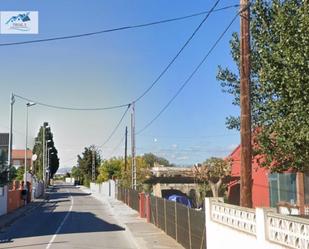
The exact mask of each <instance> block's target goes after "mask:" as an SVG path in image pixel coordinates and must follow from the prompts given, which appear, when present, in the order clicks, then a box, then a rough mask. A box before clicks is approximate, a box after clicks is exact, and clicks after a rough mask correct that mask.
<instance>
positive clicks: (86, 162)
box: [77, 145, 101, 186]
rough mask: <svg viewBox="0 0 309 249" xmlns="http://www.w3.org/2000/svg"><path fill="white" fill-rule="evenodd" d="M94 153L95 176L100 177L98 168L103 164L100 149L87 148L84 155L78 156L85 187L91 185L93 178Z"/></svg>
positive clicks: (92, 146)
mask: <svg viewBox="0 0 309 249" xmlns="http://www.w3.org/2000/svg"><path fill="white" fill-rule="evenodd" d="M93 153H94V160H95V174H96V176H97V175H98V167H99V165H100V163H101V156H100V152H99V150H98V148H96V147H95V146H94V145H91V146H89V147H85V149H84V152H83V153H82V155H81V156H80V155H78V156H77V164H78V168H79V170H80V174H81V181H82V184H84V185H85V186H89V185H90V181H91V178H92V154H93Z"/></svg>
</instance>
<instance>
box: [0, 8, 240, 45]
mask: <svg viewBox="0 0 309 249" xmlns="http://www.w3.org/2000/svg"><path fill="white" fill-rule="evenodd" d="M235 7H239V5H238V4H234V5H229V6H225V7H222V8H219V9H216V10H213V12H218V11H222V10H226V9H230V8H235ZM209 12H210V11H202V12H198V13H194V14H190V15H186V16H181V17H176V18H170V19H164V20H159V21H154V22H149V23H143V24H137V25H129V26H123V27H118V28H111V29H105V30H99V31H95V32H89V33H82V34H77V35H69V36H59V37H51V38H45V39H37V40H29V41H21V42H11V43H0V47H6V46H16V45H25V44H31V43H41V42H51V41H58V40H67V39H75V38H81V37H86V36H93V35H100V34H103V33H110V32H116V31H121V30H128V29H136V28H143V27H148V26H153V25H158V24H163V23H168V22H174V21H180V20H184V19H188V18H192V17H196V16H201V15H204V14H207V13H209Z"/></svg>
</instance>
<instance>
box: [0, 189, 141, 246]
mask: <svg viewBox="0 0 309 249" xmlns="http://www.w3.org/2000/svg"><path fill="white" fill-rule="evenodd" d="M0 241H1V242H0V248H6V249H9V248H23V249H39V248H40V249H42V248H43V249H50V248H52V249H60V248H63V249H64V248H66V249H70V248H78V249H79V248H109V249H132V248H135V247H134V244H133V243H132V241H131V240H130V237H129V236H128V234H127V232H126V231H125V230H124V228H123V227H121V226H120V225H119V224H117V222H116V220H115V219H114V218H113V215H112V213H111V210H110V208H109V207H108V205H107V204H102V203H101V202H99V201H98V200H96V199H95V198H93V197H92V196H91V195H90V194H87V193H84V192H82V191H81V190H79V189H78V188H76V187H74V186H67V185H57V186H55V187H53V189H52V190H51V192H50V194H49V201H48V202H46V203H44V204H43V205H42V206H40V207H38V208H36V209H35V210H34V211H32V212H31V213H30V214H27V215H26V216H24V217H23V218H20V219H19V220H17V221H15V222H14V223H13V224H12V225H11V226H10V227H8V228H6V229H5V230H4V231H3V232H2V233H0Z"/></svg>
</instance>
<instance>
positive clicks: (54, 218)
mask: <svg viewBox="0 0 309 249" xmlns="http://www.w3.org/2000/svg"><path fill="white" fill-rule="evenodd" d="M67 215H68V216H67ZM66 216H67V219H66V221H65V223H64V225H63V227H62V228H61V229H60V231H59V233H58V234H74V233H97V232H115V231H124V230H125V229H124V228H123V227H121V226H118V225H116V224H112V223H109V222H107V221H105V220H103V219H101V218H99V217H97V216H95V215H94V214H93V213H90V212H75V211H72V212H70V213H69V214H68V212H58V211H56V212H52V213H50V212H40V213H39V214H37V215H36V217H35V218H36V219H37V220H39V221H40V222H37V221H36V220H33V218H34V217H33V216H32V217H31V216H26V217H24V218H23V219H21V220H20V221H19V222H16V223H15V224H14V226H12V227H11V228H10V229H8V230H7V231H5V232H4V233H2V234H0V243H1V244H2V243H10V242H12V241H13V240H14V239H17V238H26V237H38V236H45V235H54V234H55V232H56V230H57V228H58V227H59V226H60V224H61V223H62V221H63V220H64V219H65V217H66ZM12 228H13V229H12Z"/></svg>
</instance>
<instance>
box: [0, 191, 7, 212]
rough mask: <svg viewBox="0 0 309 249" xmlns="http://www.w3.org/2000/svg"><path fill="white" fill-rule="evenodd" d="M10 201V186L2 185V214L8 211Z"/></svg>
mask: <svg viewBox="0 0 309 249" xmlns="http://www.w3.org/2000/svg"><path fill="white" fill-rule="evenodd" d="M7 203H8V188H7V186H4V187H0V215H4V214H6V213H7Z"/></svg>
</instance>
